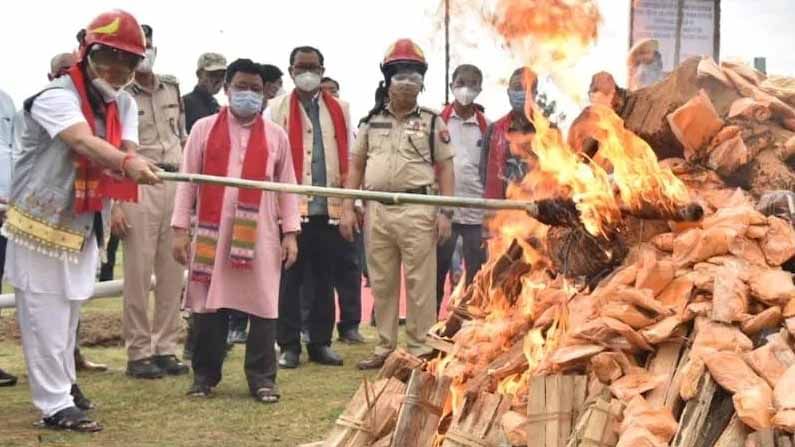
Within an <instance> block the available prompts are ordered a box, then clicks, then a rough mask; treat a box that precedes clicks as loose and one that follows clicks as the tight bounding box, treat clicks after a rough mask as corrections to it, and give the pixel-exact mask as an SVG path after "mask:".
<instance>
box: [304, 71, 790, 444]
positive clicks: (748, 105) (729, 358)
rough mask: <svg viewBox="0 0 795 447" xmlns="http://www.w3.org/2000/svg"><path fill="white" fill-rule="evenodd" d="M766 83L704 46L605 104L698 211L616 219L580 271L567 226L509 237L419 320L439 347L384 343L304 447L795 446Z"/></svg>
mask: <svg viewBox="0 0 795 447" xmlns="http://www.w3.org/2000/svg"><path fill="white" fill-rule="evenodd" d="M777 82H778V81H777ZM780 85H786V86H788V85H789V84H786V83H784V84H776V83H774V82H773V81H772V80H767V79H765V78H764V76H762V75H761V74H759V73H756V72H754V71H753V70H751V69H749V68H747V67H744V66H740V65H733V64H723V65H717V64H716V63H715V62H713V61H711V60H709V59H704V60H691V61H688V62H686V63H684V64H683V65H682V66H681V67H680V68H679V69H678V70H677V71H676V72H674V73H673V74H672V75H671V76H670V77H669V78H668V79H666V80H664V81H662V82H660V83H658V84H655V85H653V86H651V87H648V88H646V89H643V90H640V91H637V92H633V93H629V94H627V95H626V96H625V97H624V99H623V101H622V102H621V103H620V107H619V110H617V112H618V113H619V114H620V115H621V116H622V117H623V118H624V119H625V123H626V125H627V127H628V128H629V129H631V130H632V131H634V132H636V133H637V134H638V135H640V136H641V137H643V138H644V139H646V141H648V142H649V144H650V145H651V146H652V148H653V149H654V150H655V152H656V153H657V155H658V157H659V158H660V159H664V160H663V161H662V162H661V165H662V166H665V167H668V168H670V169H671V170H672V171H673V172H674V173H675V174H676V175H677V176H678V177H679V178H680V179H681V180H682V181H683V182H684V183H685V184H686V185H687V187H688V189H689V191H690V196H691V198H692V199H693V200H694V201H695V202H697V203H698V204H699V205H701V207H702V208H703V210H704V212H705V217H704V218H703V219H701V220H699V221H698V222H692V223H681V222H680V223H675V222H667V221H664V220H649V219H639V218H637V216H635V217H627V218H625V222H624V223H623V224H622V226H621V227H619V228H617V229H616V232H615V234H616V239H619V238H620V241H621V244H622V247H621V249H622V256H621V257H620V258H615V257H614V258H613V259H612V260H611V262H615V263H617V264H618V265H617V266H615V265H613V264H605V265H604V266H601V267H605V268H607V269H608V271H607V272H606V273H605V272H600V273H598V274H596V273H594V274H593V275H590V273H591V271H592V272H596V271H597V270H599V269H589V275H590V276H588V277H581V276H578V275H577V274H574V273H573V271H572V270H566V271H564V270H562V269H560V268H559V267H560V264H561V262H562V261H565V262H576V261H577V260H576V259H573V257H576V256H582V254H583V253H587V252H588V250H584V249H583V247H581V246H578V245H577V244H578V242H577V240H575V239H571V238H569V239H567V241H569V242H568V243H569V244H570V246H567V247H565V249H566V250H567V252H566V255H561V253H559V252H555V250H557V247H559V245H554V244H550V243H549V241H538V240H513V242H512V243H510V244H509V245H508V246H507V247H506V248H504V249H503V251H502V252H501V253H496V255H495V254H493V255H494V256H493V258H492V260H491V261H489V262H488V263H487V264H486V265H485V266H484V268H483V270H481V272H479V273H478V275H477V276H476V279H475V282H474V283H473V284H472V285H471V286H470V287H468V288H466V289H465V290H461V291H460V293H457V294H456V295H455V297H454V299H453V300H452V301H451V304H450V306H451V307H450V312H449V313H448V315H449V316H448V318H447V320H446V321H443V322H440V323H439V324H438V325H437V326H436V327H434V329H433V330H432V333H431V334H429V344H430V345H431V346H433V347H434V348H435V349H436V350H437V351H438V357H437V358H436V359H434V360H431V361H428V362H425V361H420V360H419V359H416V358H414V357H412V356H411V355H409V354H407V353H405V352H402V351H398V352H395V353H393V354H392V356H390V358H389V359H388V361H387V364H386V365H385V366H384V369H383V370H382V371H381V372H380V374H379V376H378V378H377V379H376V380H374V381H372V382H365V383H363V384H362V386H361V388H360V389H359V391H358V392H357V393H356V395H355V396H354V398H353V400H352V401H351V402H350V403H349V405H348V407H347V408H346V409H345V411H344V412H343V413H342V415H341V416H340V417H339V419H338V420H337V423H336V425H335V428H334V429H333V430H332V432H331V433H330V434H329V435H328V436H327V437H326V439H325V441H322V442H319V443H317V445H318V446H321V445H322V446H335V447H342V446H345V447H353V446H383V447H385V446H393V447H398V446H400V447H402V446H422V447H424V446H454V447H481V446H483V447H503V446H525V445H526V446H542V447H580V446H582V447H585V446H593V447H614V446H620V447H638V446H641V447H642V446H652V447H659V446H669V445H670V446H676V447H712V446H719V447H745V446H758V447H763V446H764V447H793V446H795V440H793V437H792V434H793V433H795V349H793V346H795V343H793V341H795V339H794V338H793V337H795V284H793V277H792V273H791V271H792V266H793V264H795V262H793V261H794V260H795V230H794V229H793V225H792V216H794V215H795V194H793V193H792V192H789V191H792V189H793V188H794V187H795V174H793V171H792V168H791V164H792V160H791V155H792V154H795V140H793V135H795V134H793V132H792V130H795V108H793V106H795V104H793V103H792V101H793V98H795V94H789V93H792V92H789V90H786V89H785V88H784V87H780ZM777 86H779V87H777ZM782 89H784V90H785V91H786V92H789V93H788V94H786V95H785V94H783V93H782ZM550 234H554V232H552V233H550ZM571 241H574V242H571ZM571 244H573V245H571ZM600 247H603V248H605V249H609V248H610V244H609V243H608V244H604V243H600ZM530 251H532V252H533V253H532V254H533V256H527V255H528V253H529V252H530ZM624 252H625V253H624ZM588 256H590V255H588ZM539 259H540V261H539ZM556 259H557V260H559V261H555V260H556ZM550 260H553V261H550ZM564 273H565V274H564Z"/></svg>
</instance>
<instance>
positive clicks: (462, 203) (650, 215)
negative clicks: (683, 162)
mask: <svg viewBox="0 0 795 447" xmlns="http://www.w3.org/2000/svg"><path fill="white" fill-rule="evenodd" d="M158 175H159V176H160V178H161V179H163V180H167V181H174V182H187V183H208V184H215V185H224V186H232V187H237V188H250V189H261V190H263V191H272V192H286V193H292V194H302V195H307V196H322V197H337V198H341V199H361V200H373V201H376V202H381V203H384V204H387V205H402V204H418V205H431V206H438V207H442V208H479V209H487V210H518V211H524V212H526V213H527V214H528V215H529V216H530V217H533V218H536V219H539V220H541V221H542V222H544V220H545V219H544V218H546V219H554V218H555V217H554V216H551V215H548V214H550V212H549V211H546V213H544V215H543V216H542V215H541V213H542V211H540V210H541V207H542V206H543V205H542V202H543V201H542V202H528V201H522V200H497V199H481V198H475V197H451V196H436V195H425V194H410V193H405V192H385V191H367V190H361V189H344V188H329V187H325V186H309V185H297V184H291V183H277V182H264V181H255V180H245V179H240V178H233V177H219V176H213V175H205V174H185V173H176V172H164V171H160V172H158ZM621 211H622V213H623V214H626V215H631V216H635V217H638V218H641V219H664V220H675V221H686V222H695V221H698V220H700V219H701V217H702V216H703V215H704V210H703V209H702V208H701V206H700V205H698V204H697V203H689V204H686V205H684V206H682V207H680V208H678V209H676V210H673V211H668V212H666V211H664V210H658V209H654V208H653V207H647V208H646V209H641V210H631V209H624V208H622V209H621Z"/></svg>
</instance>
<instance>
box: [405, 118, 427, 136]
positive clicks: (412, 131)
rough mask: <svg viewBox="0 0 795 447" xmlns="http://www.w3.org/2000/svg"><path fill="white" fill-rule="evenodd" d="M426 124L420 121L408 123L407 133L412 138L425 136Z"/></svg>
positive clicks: (414, 120)
mask: <svg viewBox="0 0 795 447" xmlns="http://www.w3.org/2000/svg"><path fill="white" fill-rule="evenodd" d="M424 131H425V123H423V122H422V120H420V119H413V120H410V121H408V122H407V123H406V132H407V133H408V134H409V135H412V136H423V134H424V133H425V132H424Z"/></svg>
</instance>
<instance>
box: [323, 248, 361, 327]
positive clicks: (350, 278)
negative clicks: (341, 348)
mask: <svg viewBox="0 0 795 447" xmlns="http://www.w3.org/2000/svg"><path fill="white" fill-rule="evenodd" d="M339 242H340V247H339V249H338V250H337V252H336V254H337V260H336V262H334V264H333V266H332V279H331V281H332V284H333V285H334V290H336V291H337V300H338V304H339V308H340V321H339V323H337V331H338V332H339V333H340V335H342V334H343V333H344V332H345V331H349V330H352V329H358V328H359V323H360V322H361V321H362V257H361V252H362V248H361V247H362V246H364V236H362V234H361V233H357V234H356V235H355V236H354V239H353V242H348V241H346V240H345V239H343V238H341V237H340V238H339Z"/></svg>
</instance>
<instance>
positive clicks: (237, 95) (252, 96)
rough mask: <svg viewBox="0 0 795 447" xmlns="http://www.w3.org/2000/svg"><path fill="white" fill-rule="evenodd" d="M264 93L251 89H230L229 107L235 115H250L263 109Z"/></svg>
mask: <svg viewBox="0 0 795 447" xmlns="http://www.w3.org/2000/svg"><path fill="white" fill-rule="evenodd" d="M262 101H263V95H262V93H257V92H252V91H251V90H234V89H232V90H230V91H229V107H231V108H232V111H233V112H235V115H238V116H241V117H250V116H254V115H255V114H257V113H259V112H260V110H262Z"/></svg>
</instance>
